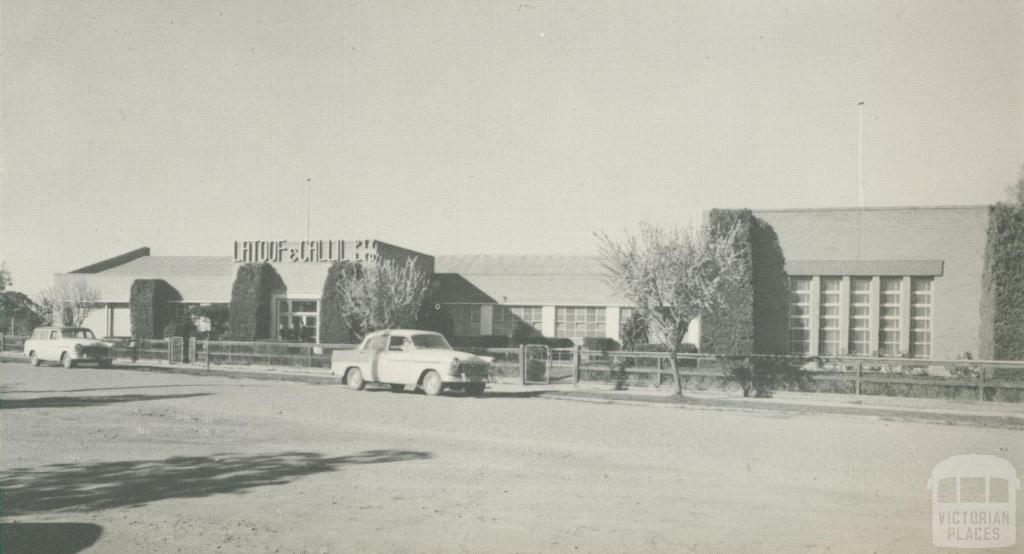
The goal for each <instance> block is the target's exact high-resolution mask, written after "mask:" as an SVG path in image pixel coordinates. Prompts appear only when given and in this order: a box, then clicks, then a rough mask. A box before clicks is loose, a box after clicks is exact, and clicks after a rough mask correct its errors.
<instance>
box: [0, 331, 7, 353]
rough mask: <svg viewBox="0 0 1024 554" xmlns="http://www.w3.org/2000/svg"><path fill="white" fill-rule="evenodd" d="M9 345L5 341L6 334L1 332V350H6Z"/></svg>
mask: <svg viewBox="0 0 1024 554" xmlns="http://www.w3.org/2000/svg"><path fill="white" fill-rule="evenodd" d="M6 351H7V345H6V344H5V343H4V334H3V333H0V352H6Z"/></svg>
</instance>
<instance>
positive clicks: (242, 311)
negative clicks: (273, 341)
mask: <svg viewBox="0 0 1024 554" xmlns="http://www.w3.org/2000/svg"><path fill="white" fill-rule="evenodd" d="M281 290H284V282H283V281H282V280H281V276H280V275H278V274H277V271H276V270H274V267H273V266H272V265H270V264H268V263H260V264H245V265H242V266H239V267H238V273H237V274H236V275H235V284H234V285H233V286H232V287H231V307H230V313H231V315H230V321H229V324H228V326H229V328H230V331H229V336H230V337H231V339H233V340H240V341H253V340H261V339H268V338H270V337H271V330H272V329H273V327H271V324H272V322H271V321H270V314H271V306H270V303H271V300H272V297H271V295H272V294H273V293H274V292H275V291H281Z"/></svg>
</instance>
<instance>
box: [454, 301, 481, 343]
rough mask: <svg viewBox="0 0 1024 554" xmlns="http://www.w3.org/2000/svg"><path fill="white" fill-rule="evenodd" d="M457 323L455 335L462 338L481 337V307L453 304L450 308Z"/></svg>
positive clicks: (477, 305)
mask: <svg viewBox="0 0 1024 554" xmlns="http://www.w3.org/2000/svg"><path fill="white" fill-rule="evenodd" d="M449 308H450V309H451V312H452V319H453V320H454V321H455V334H456V335H458V336H460V337H477V336H480V305H479V304H452V305H451V306H449Z"/></svg>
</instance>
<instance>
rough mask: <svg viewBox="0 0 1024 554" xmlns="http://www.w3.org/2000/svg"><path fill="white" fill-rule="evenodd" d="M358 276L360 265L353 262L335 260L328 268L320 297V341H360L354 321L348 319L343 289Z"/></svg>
mask: <svg viewBox="0 0 1024 554" xmlns="http://www.w3.org/2000/svg"><path fill="white" fill-rule="evenodd" d="M356 278H358V266H356V264H354V263H352V262H334V263H332V264H331V267H330V269H328V270H327V278H326V279H325V280H324V290H323V294H322V295H321V297H320V342H324V343H352V342H358V341H357V337H356V336H355V333H353V332H352V328H353V325H352V322H350V321H346V319H345V309H344V294H342V290H343V289H344V287H345V283H346V282H347V281H349V280H350V279H356Z"/></svg>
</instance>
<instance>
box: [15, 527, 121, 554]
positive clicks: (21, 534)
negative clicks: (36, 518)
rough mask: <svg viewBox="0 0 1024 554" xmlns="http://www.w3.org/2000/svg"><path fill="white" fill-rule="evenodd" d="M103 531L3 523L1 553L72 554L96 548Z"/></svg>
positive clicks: (96, 528) (93, 528)
mask: <svg viewBox="0 0 1024 554" xmlns="http://www.w3.org/2000/svg"><path fill="white" fill-rule="evenodd" d="M102 534H103V528H102V527H100V526H99V525H94V524H92V523H4V524H3V525H0V552H11V553H18V552H46V553H48V554H74V553H75V552H81V551H83V550H85V549H86V548H89V547H90V546H92V545H94V544H96V541H97V540H99V538H100V535H102Z"/></svg>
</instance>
